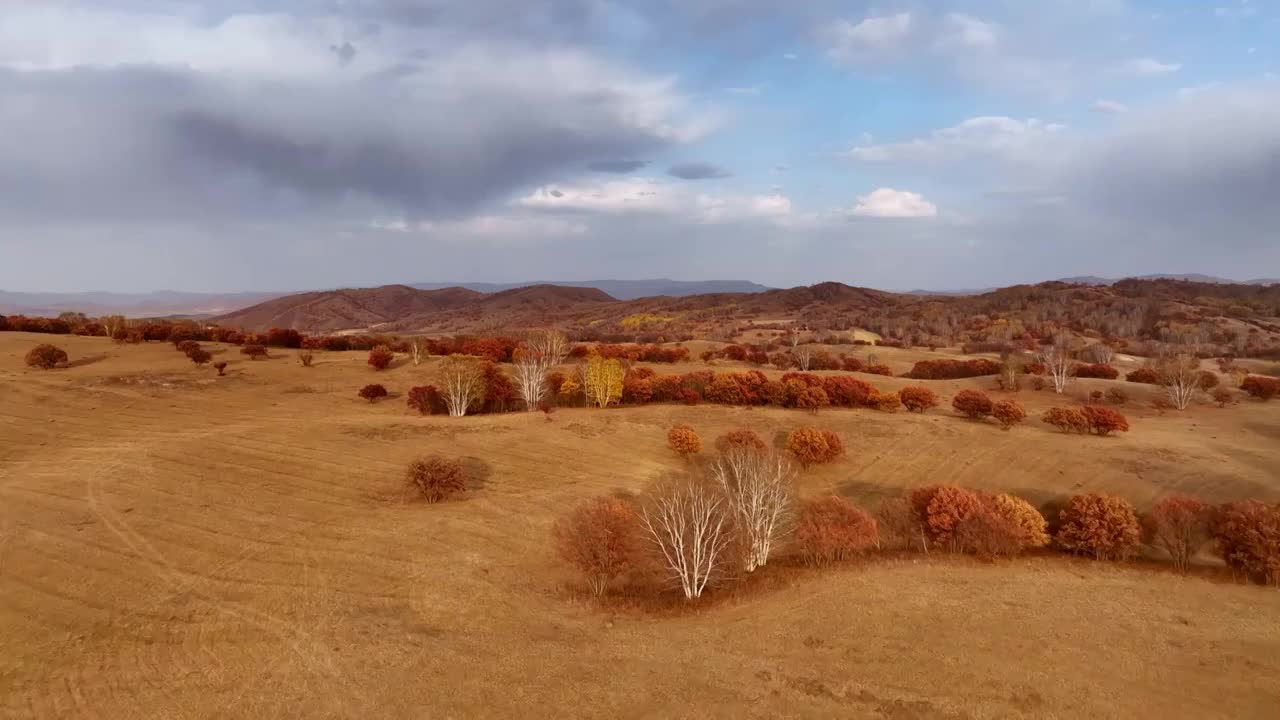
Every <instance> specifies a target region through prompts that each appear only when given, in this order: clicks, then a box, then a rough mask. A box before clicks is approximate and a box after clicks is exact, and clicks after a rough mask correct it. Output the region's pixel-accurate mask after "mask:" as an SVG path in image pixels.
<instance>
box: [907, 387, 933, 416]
mask: <svg viewBox="0 0 1280 720" xmlns="http://www.w3.org/2000/svg"><path fill="white" fill-rule="evenodd" d="M898 397H899V398H901V400H902V405H903V407H905V408H906V409H907V410H910V411H911V412H918V413H923V412H924V411H925V410H928V409H929V408H933V407H937V406H938V396H937V395H935V394H934V393H933V391H932V390H930V389H929V388H927V387H921V386H919V385H912V386H910V387H904V388H902V389H901V390H899V391H898Z"/></svg>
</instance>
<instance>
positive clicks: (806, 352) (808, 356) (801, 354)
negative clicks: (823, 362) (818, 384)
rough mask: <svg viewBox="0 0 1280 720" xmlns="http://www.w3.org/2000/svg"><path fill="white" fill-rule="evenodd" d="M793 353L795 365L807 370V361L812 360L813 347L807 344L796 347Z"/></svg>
mask: <svg viewBox="0 0 1280 720" xmlns="http://www.w3.org/2000/svg"><path fill="white" fill-rule="evenodd" d="M794 354H795V357H796V365H798V366H799V367H800V369H801V370H804V371H805V372H808V370H809V363H811V362H813V348H811V347H808V346H805V347H801V348H796V349H795V352H794Z"/></svg>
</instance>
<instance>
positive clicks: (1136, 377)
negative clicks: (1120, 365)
mask: <svg viewBox="0 0 1280 720" xmlns="http://www.w3.org/2000/svg"><path fill="white" fill-rule="evenodd" d="M1124 379H1125V380H1126V381H1128V382H1131V383H1142V384H1144V385H1159V384H1160V373H1158V372H1156V371H1155V369H1154V368H1145V367H1144V368H1138V369H1137V370H1134V371H1133V372H1131V373H1129V374H1128V375H1125V376H1124Z"/></svg>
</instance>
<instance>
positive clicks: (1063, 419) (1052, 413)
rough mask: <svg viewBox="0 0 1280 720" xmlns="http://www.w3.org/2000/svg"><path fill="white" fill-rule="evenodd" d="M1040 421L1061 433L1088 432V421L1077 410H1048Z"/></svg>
mask: <svg viewBox="0 0 1280 720" xmlns="http://www.w3.org/2000/svg"><path fill="white" fill-rule="evenodd" d="M1041 419H1042V420H1044V421H1045V422H1046V423H1048V424H1049V425H1052V426H1054V427H1056V428H1058V429H1059V430H1061V431H1062V432H1078V433H1087V432H1089V419H1088V418H1086V417H1085V415H1084V413H1083V412H1081V411H1080V410H1079V409H1077V408H1060V407H1058V408H1049V411H1048V412H1046V413H1045V414H1044V417H1043V418H1041Z"/></svg>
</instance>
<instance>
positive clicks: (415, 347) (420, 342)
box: [409, 336, 427, 367]
mask: <svg viewBox="0 0 1280 720" xmlns="http://www.w3.org/2000/svg"><path fill="white" fill-rule="evenodd" d="M426 355H427V341H426V340H425V339H424V338H420V337H416V336H415V337H412V338H410V339H409V357H410V358H412V360H413V365H414V367H417V366H419V365H421V364H422V358H423V357H425V356H426Z"/></svg>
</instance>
